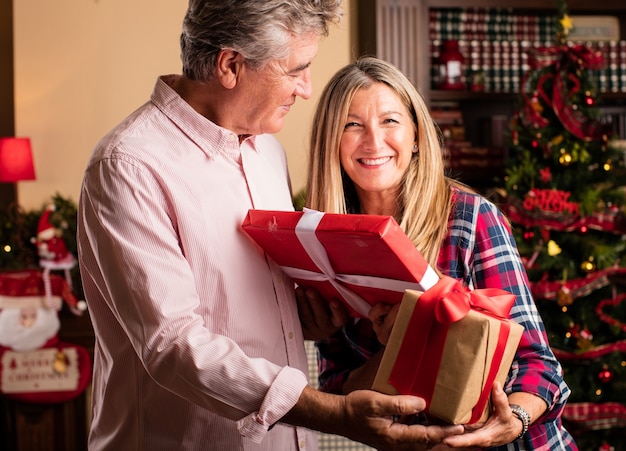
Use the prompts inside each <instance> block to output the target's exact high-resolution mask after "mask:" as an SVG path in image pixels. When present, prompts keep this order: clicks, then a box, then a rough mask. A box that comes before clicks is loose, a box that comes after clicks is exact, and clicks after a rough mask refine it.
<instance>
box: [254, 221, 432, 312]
mask: <svg viewBox="0 0 626 451" xmlns="http://www.w3.org/2000/svg"><path fill="white" fill-rule="evenodd" d="M242 227H243V230H244V231H245V232H246V233H247V234H248V235H249V236H250V237H251V238H252V239H253V240H254V241H255V242H256V243H257V244H258V245H259V246H260V247H261V248H262V249H263V250H264V251H265V252H266V253H267V254H268V255H269V257H270V258H271V259H272V260H274V261H275V262H276V263H277V264H278V265H279V266H280V267H281V268H282V269H283V271H285V273H287V274H288V275H289V276H291V278H292V279H293V280H294V281H295V282H296V283H297V284H298V285H300V286H304V287H313V288H316V289H317V290H318V291H319V292H320V293H321V294H322V295H323V296H324V297H325V298H327V299H332V298H337V299H341V300H343V301H344V303H345V304H346V306H347V307H348V309H349V310H350V311H351V312H352V314H353V316H355V317H359V316H360V317H367V313H368V311H369V309H370V308H371V306H372V305H374V304H376V303H378V302H386V303H390V304H397V303H400V302H401V301H402V296H403V295H404V291H405V290H407V289H413V290H421V291H424V290H427V289H428V288H430V287H431V286H433V285H434V284H435V283H437V281H438V280H439V276H438V275H437V273H436V272H435V271H434V270H433V269H432V268H431V267H430V266H429V265H428V263H427V262H426V260H425V259H424V258H423V257H422V255H421V254H420V253H419V251H418V250H417V249H416V248H415V245H414V244H413V242H412V241H411V240H410V239H409V238H408V237H407V236H406V235H405V233H404V232H403V231H402V229H401V228H400V226H399V225H398V223H397V222H396V221H395V220H394V219H393V217H391V216H376V215H348V214H334V213H322V212H319V211H315V210H309V209H305V211H295V212H294V211H273V210H250V211H248V215H247V216H246V218H245V220H244V222H243V224H242Z"/></svg>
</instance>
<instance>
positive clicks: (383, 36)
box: [357, 0, 626, 190]
mask: <svg viewBox="0 0 626 451" xmlns="http://www.w3.org/2000/svg"><path fill="white" fill-rule="evenodd" d="M557 5H558V3H557V1H556V0H551V1H548V0H473V1H469V0H360V1H359V4H358V10H357V22H358V31H357V36H358V42H359V50H358V51H359V54H362V55H363V54H375V55H377V56H378V57H380V58H383V59H385V60H387V61H389V62H391V63H393V64H395V65H396V66H398V67H399V68H400V69H401V70H402V71H403V72H404V73H405V74H406V75H407V76H408V77H409V79H410V80H411V81H412V82H413V83H414V84H415V86H416V87H417V88H418V89H419V91H420V92H421V93H422V95H423V96H424V98H425V99H426V101H427V103H428V104H429V106H430V107H431V109H433V110H437V109H440V106H441V105H445V107H444V108H451V105H456V108H458V110H459V111H460V114H461V116H462V125H463V127H464V129H465V136H464V139H463V142H462V150H464V151H465V152H468V149H467V147H468V145H469V147H470V148H473V149H475V151H476V155H474V156H473V157H475V158H473V159H467V158H464V160H465V162H472V161H473V162H474V163H476V164H478V163H480V164H481V165H480V166H472V165H469V166H468V165H465V167H464V165H462V164H461V165H459V164H457V166H456V167H454V166H453V167H451V170H452V171H451V173H452V174H453V175H455V176H457V177H459V178H460V179H461V180H463V181H465V182H467V183H469V184H470V185H472V186H474V187H475V188H477V189H479V190H481V189H483V188H489V187H491V186H494V185H499V184H500V181H501V178H502V177H503V175H504V174H503V169H504V162H505V159H506V149H503V148H502V146H501V144H500V141H498V140H496V141H497V142H496V143H495V145H494V136H493V134H494V131H495V130H494V127H502V125H501V124H502V117H511V116H512V115H513V112H514V110H515V108H516V101H517V99H518V90H519V83H520V77H521V75H522V74H523V72H524V71H525V70H526V68H527V67H526V66H525V62H524V55H525V53H524V50H525V48H527V47H528V46H532V45H537V44H539V45H541V44H544V43H551V42H552V41H553V40H554V36H553V31H554V28H553V24H554V22H555V21H556V20H557V19H556V15H557ZM567 5H568V12H569V14H570V16H573V17H576V16H586V17H587V18H590V19H593V18H602V17H606V16H609V17H610V18H611V20H612V21H613V22H614V24H615V25H616V27H617V28H618V29H619V36H618V39H617V40H615V41H614V42H613V43H610V42H609V41H606V42H603V41H594V42H593V43H592V45H594V46H597V48H600V47H602V48H603V49H604V50H605V51H606V56H605V60H607V58H608V57H609V51H608V49H609V46H610V45H612V46H614V49H615V50H614V52H613V53H616V54H617V55H618V59H617V60H614V62H613V64H618V65H617V66H614V67H613V69H615V73H614V74H613V75H614V77H613V80H611V78H610V77H611V74H610V73H609V72H605V73H604V74H598V76H599V77H600V76H601V75H602V76H603V79H602V82H603V83H604V85H601V84H600V83H599V87H600V92H601V97H600V99H599V106H600V108H601V109H606V120H607V121H610V122H611V123H613V124H614V125H615V130H616V132H618V133H620V134H621V133H626V130H624V129H625V128H626V125H624V124H623V123H624V122H626V57H624V56H622V57H621V61H622V62H621V63H619V61H620V60H619V54H620V47H619V46H620V44H621V45H622V48H623V50H621V52H622V54H626V2H624V1H623V0H603V1H602V2H597V1H592V0H569V1H568V2H567ZM373 30H375V32H373ZM592 31H595V30H592ZM445 39H456V40H458V41H459V43H460V44H461V46H460V47H461V53H463V55H464V57H465V58H464V63H463V64H464V67H463V71H464V76H465V82H466V88H465V89H462V90H441V89H437V80H436V75H437V73H438V71H437V67H436V61H437V53H438V51H439V50H440V48H441V44H442V42H443V40H445ZM603 46H604V47H603ZM619 64H621V66H619ZM608 70H609V67H608V65H607V71H608ZM473 71H479V72H481V73H482V76H483V77H484V80H485V83H484V89H483V90H482V91H480V92H474V91H472V90H471V89H470V83H469V81H470V77H471V75H472V73H474V72H473ZM620 77H621V79H620ZM616 80H617V81H616ZM599 81H600V78H599ZM610 82H611V83H612V84H610ZM620 124H622V125H621V126H620ZM620 138H621V139H626V136H620ZM485 148H486V149H487V152H486V154H485ZM452 151H454V149H452ZM459 155H461V154H459ZM454 156H456V155H453V156H452V157H454ZM462 156H464V157H466V156H467V154H465V155H462ZM452 159H453V158H451V159H450V161H452Z"/></svg>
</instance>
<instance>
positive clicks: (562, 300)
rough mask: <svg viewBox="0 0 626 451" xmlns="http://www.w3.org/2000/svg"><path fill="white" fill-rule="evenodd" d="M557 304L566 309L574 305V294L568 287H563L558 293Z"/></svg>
mask: <svg viewBox="0 0 626 451" xmlns="http://www.w3.org/2000/svg"><path fill="white" fill-rule="evenodd" d="M557 302H558V304H559V305H560V306H561V307H565V306H567V305H572V304H573V303H574V299H573V298H572V293H571V292H570V289H569V288H567V286H565V285H563V286H562V287H561V288H559V292H558V293H557Z"/></svg>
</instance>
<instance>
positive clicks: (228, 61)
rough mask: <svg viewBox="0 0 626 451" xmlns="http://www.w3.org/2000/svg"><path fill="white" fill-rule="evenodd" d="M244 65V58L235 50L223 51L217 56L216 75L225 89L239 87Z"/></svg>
mask: <svg viewBox="0 0 626 451" xmlns="http://www.w3.org/2000/svg"><path fill="white" fill-rule="evenodd" d="M243 63H244V58H243V56H242V55H241V53H239V52H236V51H235V50H229V49H223V50H220V52H219V53H218V54H217V61H216V65H215V67H216V70H215V73H216V76H217V78H218V80H219V81H220V83H222V85H223V86H224V87H225V88H227V89H232V88H234V87H235V86H236V85H237V79H238V78H239V75H240V72H241V70H242V67H243Z"/></svg>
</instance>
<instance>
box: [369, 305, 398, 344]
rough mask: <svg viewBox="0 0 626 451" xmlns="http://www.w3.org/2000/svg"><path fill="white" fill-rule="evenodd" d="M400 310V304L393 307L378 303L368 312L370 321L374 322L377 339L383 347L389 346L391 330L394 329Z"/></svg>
mask: <svg viewBox="0 0 626 451" xmlns="http://www.w3.org/2000/svg"><path fill="white" fill-rule="evenodd" d="M399 309H400V305H399V304H396V305H391V304H385V303H378V304H376V305H374V306H373V307H372V308H371V309H370V311H369V312H368V317H369V319H370V321H372V327H373V329H374V332H375V333H376V337H377V338H378V341H380V342H381V343H382V344H383V345H387V342H388V341H389V336H390V335H391V329H392V328H393V324H394V322H395V320H396V316H397V315H398V310H399Z"/></svg>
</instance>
